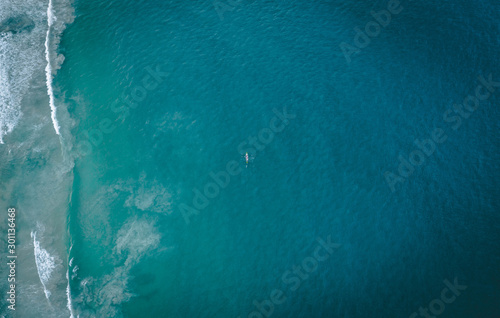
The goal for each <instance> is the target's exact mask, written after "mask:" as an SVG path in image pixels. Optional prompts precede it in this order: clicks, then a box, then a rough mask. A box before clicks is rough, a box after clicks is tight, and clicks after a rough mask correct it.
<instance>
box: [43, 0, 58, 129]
mask: <svg viewBox="0 0 500 318" xmlns="http://www.w3.org/2000/svg"><path fill="white" fill-rule="evenodd" d="M54 21H56V16H55V15H54V11H53V7H52V0H49V6H48V7H47V24H48V28H47V36H46V38H45V59H46V60H47V66H46V67H45V76H46V79H47V95H49V104H50V112H51V113H50V117H51V118H52V124H53V125H54V129H55V131H56V134H58V135H60V133H59V128H60V126H59V123H58V122H57V117H56V112H57V109H56V105H55V98H54V89H53V87H52V82H53V76H52V62H51V54H50V35H51V29H52V25H53V24H54Z"/></svg>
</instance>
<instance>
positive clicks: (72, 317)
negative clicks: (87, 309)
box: [66, 267, 75, 318]
mask: <svg viewBox="0 0 500 318" xmlns="http://www.w3.org/2000/svg"><path fill="white" fill-rule="evenodd" d="M66 279H67V280H68V286H66V296H67V298H68V304H67V307H68V310H69V314H70V316H69V317H70V318H75V314H74V312H73V302H72V301H71V289H70V287H69V267H68V271H67V272H66Z"/></svg>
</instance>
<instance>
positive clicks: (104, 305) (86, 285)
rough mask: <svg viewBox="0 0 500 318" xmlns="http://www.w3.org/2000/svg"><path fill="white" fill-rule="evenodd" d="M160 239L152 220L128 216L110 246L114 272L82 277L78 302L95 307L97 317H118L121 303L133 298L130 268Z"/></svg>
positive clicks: (155, 245)
mask: <svg viewBox="0 0 500 318" xmlns="http://www.w3.org/2000/svg"><path fill="white" fill-rule="evenodd" d="M160 239H161V235H160V233H159V231H158V229H157V228H156V227H155V225H154V221H150V220H148V219H147V218H136V217H132V218H130V219H129V220H128V221H127V222H126V223H125V224H124V225H123V226H122V228H121V229H120V230H119V231H118V233H117V237H116V240H115V247H114V249H113V256H114V258H115V259H117V260H116V263H115V268H114V271H113V272H112V273H110V274H109V275H105V276H103V277H101V278H99V279H96V278H92V277H89V278H86V279H83V280H82V281H81V283H80V289H81V291H82V294H81V295H80V297H79V298H78V301H79V302H83V303H87V308H98V309H96V310H97V313H98V317H121V316H122V315H121V304H122V303H124V302H127V301H129V300H130V299H131V298H132V297H134V294H133V293H132V291H131V290H130V288H129V286H128V285H129V280H130V271H131V269H132V267H133V266H135V265H137V264H138V263H139V262H140V260H141V259H142V258H143V257H144V256H145V255H146V254H147V253H148V252H150V251H151V250H153V249H155V248H157V247H158V245H159V244H160ZM120 264H121V265H120ZM91 315H95V313H94V314H91Z"/></svg>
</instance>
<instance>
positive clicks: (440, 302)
mask: <svg viewBox="0 0 500 318" xmlns="http://www.w3.org/2000/svg"><path fill="white" fill-rule="evenodd" d="M443 283H444V284H445V285H446V287H445V288H443V289H442V290H441V294H440V297H439V298H436V299H433V300H431V301H430V302H429V306H428V307H420V308H418V314H417V312H414V313H412V314H411V315H410V317H408V318H417V317H424V318H436V316H439V315H441V314H442V313H443V312H444V310H445V309H446V305H449V304H451V303H452V302H454V301H455V300H456V299H457V297H458V296H460V295H461V294H462V293H461V292H462V291H464V290H466V289H467V286H466V285H460V284H459V283H458V281H457V278H456V277H455V279H454V280H453V284H452V283H450V281H449V280H447V279H446V280H444V281H443ZM429 311H430V312H431V313H429Z"/></svg>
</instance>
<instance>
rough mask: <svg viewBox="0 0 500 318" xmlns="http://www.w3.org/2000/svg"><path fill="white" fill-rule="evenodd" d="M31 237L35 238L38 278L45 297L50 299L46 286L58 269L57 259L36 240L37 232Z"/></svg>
mask: <svg viewBox="0 0 500 318" xmlns="http://www.w3.org/2000/svg"><path fill="white" fill-rule="evenodd" d="M31 237H32V238H33V246H34V248H35V251H34V253H35V263H36V269H37V271H38V277H39V278H40V282H41V283H42V286H43V291H44V292H45V297H47V299H49V298H50V295H51V294H50V291H49V290H48V289H47V287H46V284H47V283H48V281H49V279H50V276H51V274H52V272H53V271H54V269H55V268H56V262H55V258H54V256H51V255H50V254H49V252H47V250H45V249H43V248H42V247H41V246H40V242H39V241H37V240H36V232H34V231H32V232H31Z"/></svg>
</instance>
